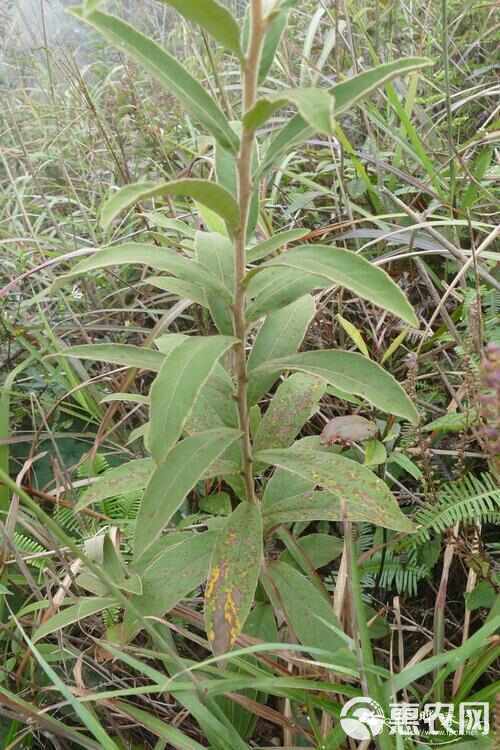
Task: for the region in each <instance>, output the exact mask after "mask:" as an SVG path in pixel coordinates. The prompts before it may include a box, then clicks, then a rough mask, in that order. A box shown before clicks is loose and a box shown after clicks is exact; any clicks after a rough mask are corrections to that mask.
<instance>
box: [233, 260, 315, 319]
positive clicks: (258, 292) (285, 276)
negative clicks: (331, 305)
mask: <svg viewBox="0 0 500 750" xmlns="http://www.w3.org/2000/svg"><path fill="white" fill-rule="evenodd" d="M261 268H265V272H261V271H260V269H261ZM256 270H257V269H254V271H251V272H250V273H251V274H252V275H251V276H249V277H248V278H249V282H248V286H247V296H248V299H249V300H250V301H249V304H248V307H247V320H249V321H252V320H258V319H259V318H262V317H263V316H264V315H267V313H270V312H274V311H276V310H280V309H281V308H282V307H285V305H291V304H292V302H295V301H296V300H298V299H299V298H300V297H304V296H305V295H306V294H307V293H308V292H311V291H312V290H313V289H321V288H324V287H325V286H329V285H328V284H326V283H325V279H324V277H323V276H312V275H308V274H304V273H303V272H302V271H297V270H295V268H279V267H276V268H272V267H266V266H259V269H258V270H259V272H258V273H255V271H256Z"/></svg>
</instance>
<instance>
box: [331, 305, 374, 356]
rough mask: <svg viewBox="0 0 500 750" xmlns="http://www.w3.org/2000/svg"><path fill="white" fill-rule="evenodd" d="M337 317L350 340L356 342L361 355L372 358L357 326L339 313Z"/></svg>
mask: <svg viewBox="0 0 500 750" xmlns="http://www.w3.org/2000/svg"><path fill="white" fill-rule="evenodd" d="M335 317H336V318H337V320H338V321H339V323H340V325H341V326H342V328H343V329H344V331H345V332H346V333H347V335H348V336H350V338H351V339H352V340H353V341H354V343H355V344H356V346H357V347H358V349H359V351H360V352H361V354H364V355H365V357H368V358H370V353H369V351H368V347H367V346H366V343H365V340H364V338H363V336H362V335H361V331H360V330H359V329H358V328H356V326H355V325H354V324H353V323H351V321H350V320H346V319H345V318H343V317H342V315H340V313H337V315H336V316H335Z"/></svg>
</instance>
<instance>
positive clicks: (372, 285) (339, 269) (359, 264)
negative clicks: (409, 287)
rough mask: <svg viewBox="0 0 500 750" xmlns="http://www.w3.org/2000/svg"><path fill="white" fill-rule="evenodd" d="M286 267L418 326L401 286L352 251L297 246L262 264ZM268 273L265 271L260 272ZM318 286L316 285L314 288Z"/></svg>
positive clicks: (264, 266) (328, 247)
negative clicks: (348, 292)
mask: <svg viewBox="0 0 500 750" xmlns="http://www.w3.org/2000/svg"><path fill="white" fill-rule="evenodd" d="M276 266H283V267H285V268H292V269H295V270H296V271H300V272H301V273H302V274H304V275H311V276H312V277H313V283H314V285H316V283H317V282H316V280H317V278H318V277H320V278H322V279H324V282H323V283H322V284H321V286H325V282H327V285H328V286H330V285H339V286H343V287H345V288H346V289H349V290H350V291H351V292H354V293H355V294H358V295H359V296H360V297H363V298H364V299H366V300H368V301H369V302H373V304H375V305H377V306H378V307H381V308H383V309H384V310H388V311H389V312H392V313H394V315H397V316H398V317H400V318H402V320H404V321H406V322H407V323H409V324H410V325H413V326H415V327H418V318H417V316H416V315H415V313H414V311H413V308H412V307H411V305H410V303H409V302H408V300H407V299H406V296H405V295H404V294H403V292H402V291H401V289H399V287H398V286H397V284H395V283H394V281H393V280H392V279H391V277H390V276H389V275H388V274H387V273H386V272H385V271H383V270H382V269H380V268H377V266H374V265H373V264H372V263H369V261H367V260H365V259H364V258H362V257H361V256H360V255H356V253H353V252H350V251H349V250H341V249H339V248H335V247H330V246H328V245H306V246H302V247H295V248H292V249H291V250H289V251H288V252H286V253H283V254H282V255H280V256H279V257H278V258H273V260H270V261H267V262H266V263H263V264H262V266H260V267H259V269H260V268H262V269H264V268H273V267H276ZM258 273H265V271H260V270H259V271H258ZM312 288H314V286H313V287H312Z"/></svg>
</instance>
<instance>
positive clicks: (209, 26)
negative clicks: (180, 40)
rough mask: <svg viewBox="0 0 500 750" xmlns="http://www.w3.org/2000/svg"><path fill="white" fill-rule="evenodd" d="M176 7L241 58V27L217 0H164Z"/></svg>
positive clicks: (186, 17) (189, 19)
mask: <svg viewBox="0 0 500 750" xmlns="http://www.w3.org/2000/svg"><path fill="white" fill-rule="evenodd" d="M162 2H163V3H165V4H167V5H171V6H172V8H175V9H176V10H177V11H178V12H179V13H180V14H181V15H182V16H184V18H185V19H186V20H187V21H191V22H193V23H197V24H199V25H200V26H201V27H202V28H203V29H205V31H208V33H209V34H210V35H211V36H213V38H214V39H216V40H217V41H218V42H219V43H220V44H222V46H223V47H225V48H226V49H228V50H230V51H231V52H234V54H235V55H236V56H237V57H239V58H241V57H242V51H241V45H240V28H239V26H238V24H237V22H236V20H235V18H234V17H233V16H232V15H231V13H230V12H229V11H228V10H226V8H224V7H223V6H222V5H219V3H218V2H216V0H203V2H200V0H162Z"/></svg>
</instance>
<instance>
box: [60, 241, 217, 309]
mask: <svg viewBox="0 0 500 750" xmlns="http://www.w3.org/2000/svg"><path fill="white" fill-rule="evenodd" d="M136 263H137V264H139V265H144V266H150V267H151V268H155V269H156V270H157V271H166V272H167V273H171V274H173V275H174V276H178V277H179V278H180V279H183V280H185V281H189V282H190V283H192V284H196V285H197V286H199V287H200V288H202V289H204V290H211V291H213V292H215V293H216V294H219V295H220V296H221V297H222V299H224V300H226V301H227V302H228V303H229V304H230V303H231V295H230V294H229V292H228V290H227V289H226V288H225V286H224V285H223V284H221V283H220V281H219V280H218V279H217V278H216V277H215V276H213V274H211V273H210V271H208V270H207V269H206V268H204V267H203V266H201V265H200V264H199V263H197V262H196V261H195V260H193V259H191V258H185V257H184V256H182V255H180V254H179V253H176V252H175V250H171V249H170V248H167V247H157V246H155V245H146V244H142V243H139V242H127V243H125V244H123V245H116V246H115V247H109V248H106V249H105V250H99V251H98V252H96V253H95V254H94V255H92V256H91V257H90V258H86V259H85V260H84V261H82V262H81V263H77V265H76V266H75V267H74V268H73V270H72V271H71V273H69V274H67V275H66V276H62V277H61V278H60V279H59V280H58V281H56V282H55V284H54V285H53V286H55V287H57V286H58V285H59V284H60V283H61V282H63V281H64V280H65V279H70V278H72V277H73V276H78V275H79V274H82V273H89V272H90V271H98V270H100V269H102V268H109V267H110V266H124V265H133V264H136Z"/></svg>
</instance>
